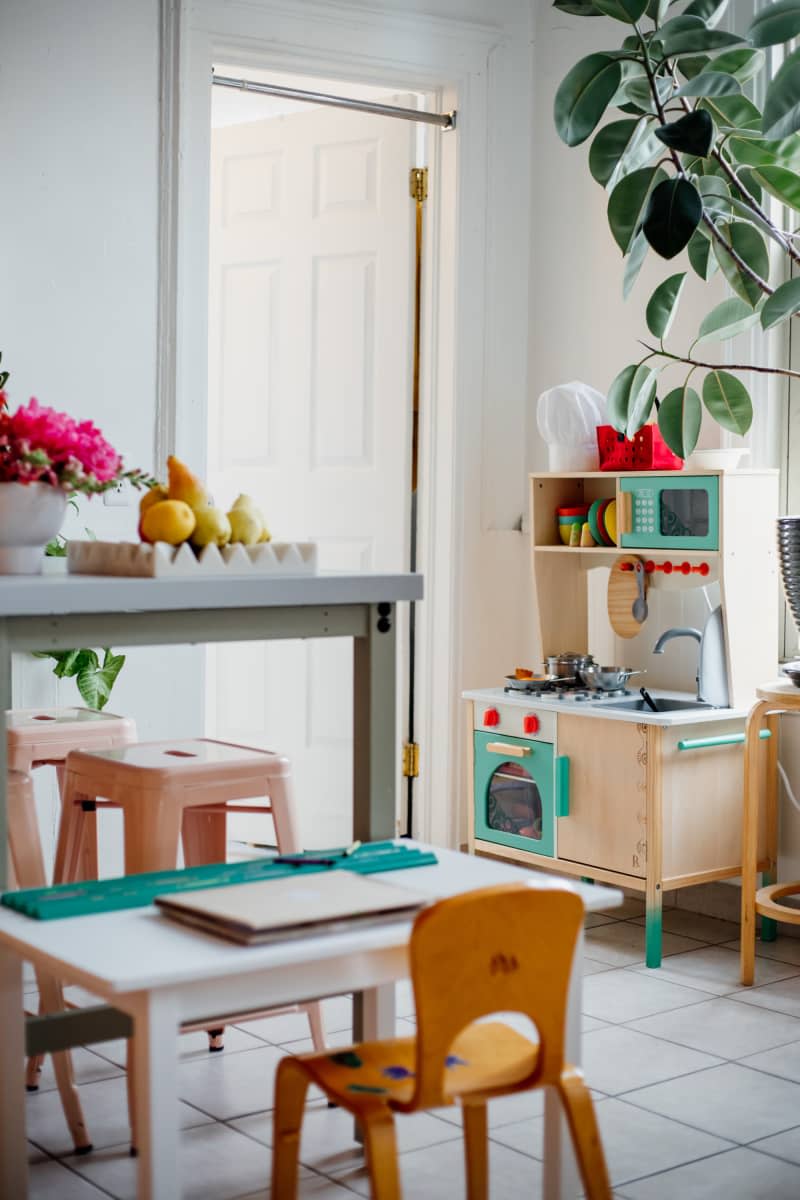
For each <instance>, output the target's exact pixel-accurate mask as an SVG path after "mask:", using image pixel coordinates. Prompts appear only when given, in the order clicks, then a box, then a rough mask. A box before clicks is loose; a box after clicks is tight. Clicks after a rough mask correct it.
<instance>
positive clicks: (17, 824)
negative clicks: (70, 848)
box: [8, 785, 46, 1092]
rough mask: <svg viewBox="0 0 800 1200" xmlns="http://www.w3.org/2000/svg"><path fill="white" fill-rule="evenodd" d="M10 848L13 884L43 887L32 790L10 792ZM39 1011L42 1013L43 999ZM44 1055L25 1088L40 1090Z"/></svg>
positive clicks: (34, 1061)
mask: <svg viewBox="0 0 800 1200" xmlns="http://www.w3.org/2000/svg"><path fill="white" fill-rule="evenodd" d="M8 848H9V858H10V860H11V867H12V877H13V880H14V885H15V886H16V887H18V888H31V887H44V886H45V882H46V880H45V873H44V858H43V856H42V845H41V840H40V838H39V824H38V821H37V819H36V809H35V807H34V799H33V790H32V789H31V788H30V787H20V786H19V785H18V786H17V787H16V788H9V789H8ZM39 1011H40V1012H43V1011H44V1009H43V1008H42V1003H41V996H40V1003H39ZM43 1063H44V1055H43V1054H33V1055H31V1056H30V1058H29V1059H28V1061H27V1064H26V1067H25V1089H26V1091H29V1092H35V1091H38V1088H39V1076H40V1075H41V1073H42V1065H43Z"/></svg>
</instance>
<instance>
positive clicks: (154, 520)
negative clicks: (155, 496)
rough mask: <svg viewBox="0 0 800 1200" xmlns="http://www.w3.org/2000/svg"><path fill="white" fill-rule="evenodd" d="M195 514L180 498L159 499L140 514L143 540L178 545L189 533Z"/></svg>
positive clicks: (193, 523) (192, 527)
mask: <svg viewBox="0 0 800 1200" xmlns="http://www.w3.org/2000/svg"><path fill="white" fill-rule="evenodd" d="M194 527H195V515H194V513H193V512H192V510H191V509H190V508H189V505H188V504H184V502H183V501H182V500H159V501H157V502H156V503H155V504H151V506H150V507H149V508H148V509H147V511H146V512H145V513H144V515H143V516H142V520H141V523H140V526H139V528H140V531H141V537H142V540H143V541H145V542H168V543H169V545H170V546H179V545H180V543H181V542H185V541H186V539H187V538H188V537H189V536H190V535H191V533H192V530H193V529H194Z"/></svg>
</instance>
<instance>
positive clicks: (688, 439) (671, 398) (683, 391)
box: [658, 384, 703, 458]
mask: <svg viewBox="0 0 800 1200" xmlns="http://www.w3.org/2000/svg"><path fill="white" fill-rule="evenodd" d="M702 420H703V406H702V404H701V403H700V397H699V396H698V394H697V392H696V391H695V390H694V388H690V387H688V386H686V385H685V384H684V386H683V387H677V388H673V390H672V391H671V392H668V393H667V395H666V396H665V397H664V399H663V400H662V401H661V404H660V407H659V410H658V428H659V429H660V431H661V436H662V437H663V439H664V441H665V442H666V443H667V445H668V446H669V448H670V450H671V451H672V453H673V454H677V456H678V458H688V457H689V455H690V454H691V453H692V451H693V450H694V448H695V446H696V445H697V439H698V437H699V436H700V425H701V424H702Z"/></svg>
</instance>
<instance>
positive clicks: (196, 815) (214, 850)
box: [181, 808, 228, 1054]
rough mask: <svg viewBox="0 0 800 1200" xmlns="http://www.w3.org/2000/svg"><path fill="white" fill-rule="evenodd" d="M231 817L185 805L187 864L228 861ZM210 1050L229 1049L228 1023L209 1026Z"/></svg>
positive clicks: (183, 830) (184, 852) (184, 845)
mask: <svg viewBox="0 0 800 1200" xmlns="http://www.w3.org/2000/svg"><path fill="white" fill-rule="evenodd" d="M226 828H227V818H226V816H225V813H224V812H213V813H212V812H203V811H202V810H201V809H192V808H185V809H184V812H183V824H182V826H181V832H182V837H183V859H184V862H185V863H186V866H187V867H202V866H205V865H206V863H215V862H225V859H226V858H227V851H228V843H227V838H226ZM207 1032H208V1050H209V1053H210V1054H219V1052H220V1051H222V1050H224V1049H225V1027H224V1026H222V1027H221V1028H217V1029H209V1030H208V1031H207Z"/></svg>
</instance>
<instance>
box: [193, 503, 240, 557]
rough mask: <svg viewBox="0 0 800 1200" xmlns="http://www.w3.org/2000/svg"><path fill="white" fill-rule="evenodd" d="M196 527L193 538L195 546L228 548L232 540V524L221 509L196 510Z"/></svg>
mask: <svg viewBox="0 0 800 1200" xmlns="http://www.w3.org/2000/svg"><path fill="white" fill-rule="evenodd" d="M194 515H195V518H196V521H197V523H196V525H195V527H194V533H193V534H192V537H191V542H192V545H193V546H197V547H198V549H199V548H200V547H202V546H211V545H214V546H226V545H227V544H228V542H229V541H230V540H231V523H230V521H229V520H228V518H227V517H226V516H225V513H224V512H223V511H222V509H221V508H209V507H206V508H198V509H195V514H194Z"/></svg>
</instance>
